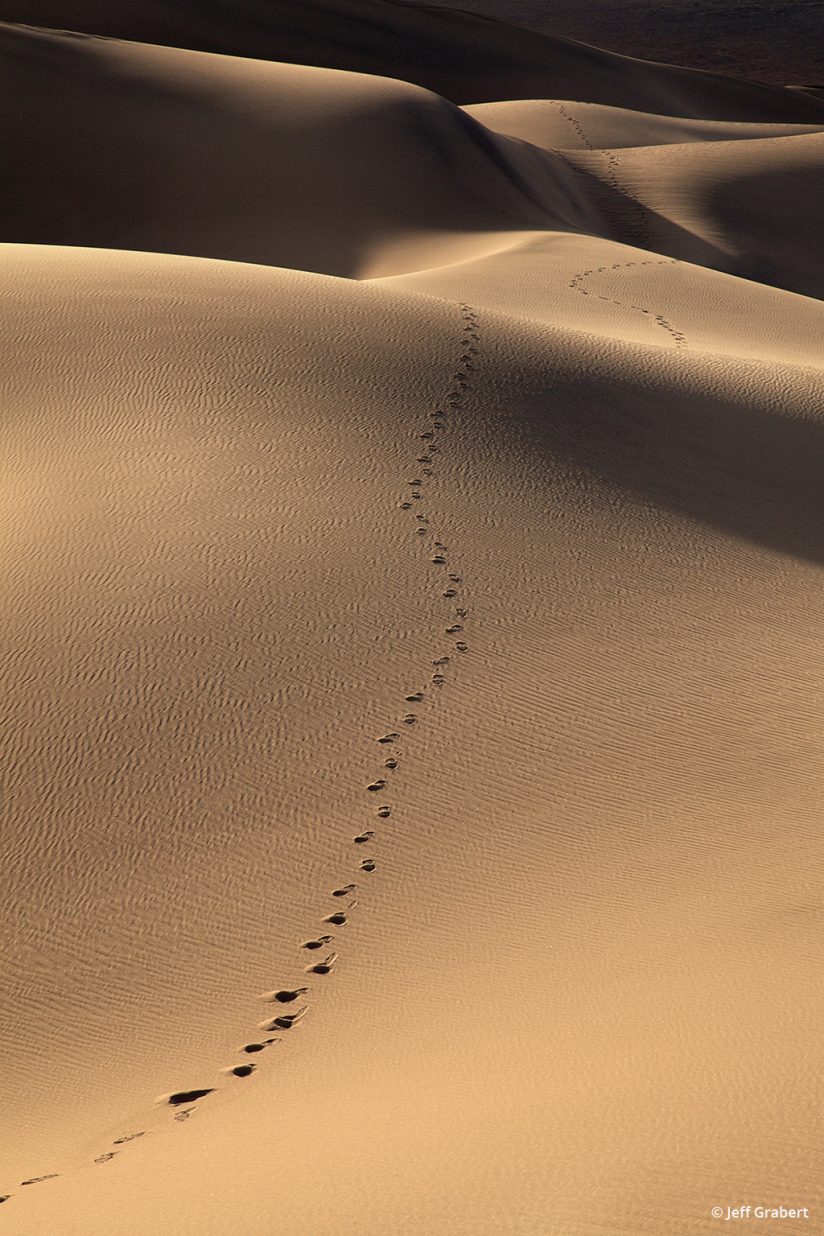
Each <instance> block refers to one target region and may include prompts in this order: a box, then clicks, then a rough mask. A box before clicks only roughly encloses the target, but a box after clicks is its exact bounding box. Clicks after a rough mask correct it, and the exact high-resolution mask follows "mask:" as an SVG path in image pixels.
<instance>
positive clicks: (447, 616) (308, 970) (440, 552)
mask: <svg viewBox="0 0 824 1236" xmlns="http://www.w3.org/2000/svg"><path fill="white" fill-rule="evenodd" d="M459 307H460V310H461V319H462V327H461V332H460V336H459V338H457V339H456V354H457V359H456V364H455V371H454V373H453V374H452V379H451V385H450V387H449V389H448V390H447V391H446V393H445V394H444V397H443V399H441V400H440V401H439V402H438V404H437V405H436V406H435V407H434V408H433V409H431V410H430V412H429V413H428V415H427V416H426V419H425V420H424V421H422V422H421V423H420V424H419V425H418V426H417V427H416V428H415V429H414V431H413V445H412V446H411V447H410V456H411V458H413V459H414V462H415V465H416V466H417V468H418V469H419V471H418V474H416V475H415V476H413V477H412V479H410V480H408V481H407V483H406V491H407V492H406V494H405V496H403V497H402V499H401V501H400V502H399V503H398V509H399V510H400V511H404V512H410V513H411V519H410V526H409V532H410V538H415V539H414V541H413V542H412V544H413V548H415V549H417V551H418V552H421V551H422V552H423V553H424V554H426V555H427V557H428V558H429V563H430V565H431V567H432V572H431V579H432V586H433V588H436V589H437V590H438V591H439V592H440V599H441V600H442V601H443V603H444V604H443V617H442V618H441V619H440V620H439V621H440V624H442V625H441V629H440V631H439V632H438V633H437V635H436V636H435V638H434V640H433V647H432V656H431V661H430V664H429V666H428V667H426V669H425V673H426V675H427V676H428V682H427V684H426V685H425V686H423V687H420V688H415V689H411V690H409V691H408V693H407V694H406V695H405V696H404V698H403V704H404V705H407V706H408V705H410V704H411V705H417V704H422V703H424V702H425V701H426V700H427V698H428V696H429V695H430V694H431V696H432V697H433V698H437V695H438V693H439V692H440V691H441V690H442V689H443V688H444V687H445V686H446V685H447V683H448V681H449V674H450V673H451V672H452V669H453V667H454V665H455V661H453V659H452V654H453V653H456V654H457V658H456V660H459V659H460V657H461V656H462V655H465V654H466V653H467V652H468V651H469V645H468V643H467V642H466V639H465V638H457V637H458V636H463V635H464V624H465V621H466V619H467V618H468V617H469V611H468V609H467V608H466V605H465V602H464V599H463V578H462V576H461V575H460V574H459V573H458V572H457V571H456V570H455V569H454V563H453V561H452V557H451V554H450V550H449V549H448V547H447V545H446V544H445V543H444V542H443V541H442V540H441V539H440V537H439V536H438V535H436V533H435V530H434V529H433V527H432V526H431V519H430V516H429V515H427V513H426V507H425V501H426V495H427V490H428V486H429V485H430V484H431V483H432V482H433V481H434V480H435V478H436V476H437V467H438V462H439V458H440V456H441V452H442V449H443V448H445V447H448V444H449V435H450V432H451V428H452V425H453V422H454V420H455V418H456V414H457V411H458V409H459V408H460V406H461V404H462V402H463V401H464V398H465V394H466V392H467V391H468V390H469V389H470V387H471V374H472V373H473V371H474V369H475V358H476V356H477V353H478V344H479V342H480V335H479V332H478V319H477V315H476V314H475V312H474V311H473V309H472V308H471V306H470V305H467V304H464V303H463V302H461V303H460V305H459ZM413 452H415V453H414V455H413ZM422 677H423V673H422ZM421 720H422V718H421V717H420V716H419V715H418V713H417V712H407V711H402V708H401V706H400V705H399V708H398V717H397V719H396V721H395V724H396V725H397V726H398V728H397V729H390V730H388V731H387V732H386V733H385V734H383V735H381V736H380V737H379V738H377V739H376V744H377V745H378V746H379V747H380V748H383V750H382V751H381V752H380V755H381V756H383V757H384V758H383V759H382V760H381V764H380V768H379V770H377V775H375V777H374V779H373V780H371V781H370V782H368V784H367V785H366V786H365V789H364V794H365V796H366V798H367V800H368V798H369V796H370V795H372V794H376V795H377V794H380V800H379V805H378V806H377V807H375V806H374V805H373V803H369V804H368V806H366V807H365V809H368V810H369V812H370V819H371V820H372V822H373V823H374V819H375V818H377V819H378V820H387V819H390V818H391V817H392V812H393V804H392V797H393V796H392V785H393V780H394V778H395V777H396V775H400V774H399V770H400V769H401V766H402V760H403V758H404V756H405V754H406V751H407V748H406V743H405V741H404V739H405V737H406V736H407V735H409V734H411V733H412V732H414V730H415V727H416V726H417V725H418V723H419V721H421ZM402 735H403V738H402ZM373 802H374V800H373ZM378 840H379V833H378V829H377V828H375V827H372V828H364V829H362V831H360V832H359V833H358V834H357V835H356V836H355V837H354V838H352V844H353V845H354V846H355V847H356V851H355V853H356V856H357V862H358V866H357V872H358V873H359V874H363V875H364V876H372V875H373V874H374V873H375V872H376V871H377V870H378V861H377V859H376V858H375V857H374V855H373V854H372V853H371V852H369V853H368V854H367V855H366V856H365V857H362V855H363V850H362V849H361V848H360V847H363V846H366V845H368V846H370V847H371V846H372V845H373V844H374V843H375V842H377V841H378ZM359 892H360V886H359V884H358V883H356V882H355V881H348V882H346V883H343V884H341V885H339V886H338V887H337V888H334V889H332V890H330V897H332V898H334V899H336V900H337V901H338V905H337V906H336V907H335V908H334V909H333V910H332V911H331V912H330V913H329V914H328V915H326V916H325V917H324V918H323V920H322V922H323V923H324V924H330V925H332V926H334V927H344V926H345V925H346V924H347V923H348V921H349V918H350V916H351V914H352V913H353V912H354V911H356V910H357V908H358V905H359V896H358V894H359ZM344 899H346V900H345V901H344ZM335 941H336V937H335V935H331V934H326V933H324V934H321V935H318V936H313V937H310V938H309V939H307V940H304V941H303V942H302V943H300V944H299V945H298V946H297V947H298V948H299V949H301V950H306V951H307V952H308V953H309V954H310V955H311V956H310V959H309V960H308V964H306V965H304V966H303V974H304V975H310V976H311V977H312V979H315V978H322V979H325V978H326V977H327V976H328V975H330V974H331V973H332V972H333V971H334V970H335V969H336V967H337V964H338V960H339V954H338V952H337V951H335V950H334V949H331V950H330V949H329V946H330V945H331V944H332V943H333V942H335ZM320 950H328V951H326V952H325V953H324V954H323V955H322V956H320V957H317V954H318V952H319V951H320ZM310 990H311V989H310V987H309V986H284V987H281V988H276V989H275V990H273V991H268V992H263V993H262V994H261V996H260V997H259V999H261V1000H264V1001H266V1002H267V1003H273V1004H276V1005H280V1006H282V1009H283V1011H282V1012H279V1013H277V1014H276V1016H274V1017H271V1018H268V1019H267V1020H265V1021H261V1022H258V1023H257V1026H256V1027H255V1028H256V1030H257V1031H258V1035H256V1037H255V1038H254V1039H252V1040H250V1041H249V1042H248V1043H245V1044H244V1045H243V1046H241V1047H239V1048H238V1052H239V1053H241V1054H242V1055H245V1056H250V1055H255V1056H257V1055H258V1054H259V1053H263V1052H266V1051H268V1049H269V1048H270V1047H273V1046H274V1045H275V1044H278V1043H281V1042H283V1041H284V1038H283V1036H284V1035H285V1034H286V1032H288V1031H291V1030H294V1029H295V1028H296V1027H297V1026H299V1025H300V1024H301V1022H302V1021H303V1019H304V1017H305V1016H306V1014H307V1013H308V1011H309V1003H308V1002H307V1003H303V1004H301V1005H300V1007H298V1008H296V1009H294V1011H289V1010H290V1009H291V1007H292V1006H293V1005H295V1004H296V1003H297V1002H298V1001H299V1000H301V999H303V997H305V996H307V995H309V993H310ZM273 1031H278V1033H277V1034H271V1032H273ZM270 1034H271V1037H263V1036H264V1035H267V1036H268V1035H270ZM259 1067H260V1066H259V1065H258V1063H257V1062H255V1063H252V1062H250V1061H248V1060H246V1061H240V1062H238V1063H235V1064H230V1065H227V1066H225V1067H224V1068H222V1069H220V1071H219V1073H220V1075H221V1076H222V1077H224V1078H226V1079H227V1083H230V1084H231V1083H233V1082H234V1079H246V1078H249V1077H252V1076H253V1075H254V1073H255V1072H256V1071H257V1070H258V1068H259ZM216 1089H217V1083H216V1084H215V1085H214V1086H204V1087H203V1088H202V1089H197V1090H178V1091H173V1092H172V1093H171V1094H166V1095H162V1096H161V1097H160V1099H158V1100H157V1102H158V1104H162V1106H163V1107H164V1108H171V1109H174V1116H173V1119H174V1120H175V1121H178V1122H183V1121H186V1120H189V1119H190V1118H191V1116H192V1115H193V1114H194V1113H195V1111H196V1110H197V1109H196V1105H197V1104H198V1103H199V1102H200V1101H201V1100H202V1099H205V1098H207V1097H208V1096H209V1095H210V1094H214V1093H215V1091H216ZM149 1133H151V1130H150V1129H139V1130H137V1131H136V1132H130V1133H123V1134H122V1135H121V1136H119V1137H117V1138H115V1139H114V1140H113V1141H112V1142H111V1143H110V1146H111V1147H117V1148H118V1149H107V1150H104V1151H102V1152H101V1153H99V1154H98V1155H97V1156H96V1157H95V1158H94V1159H93V1160H92V1161H93V1162H94V1163H97V1164H103V1163H110V1162H112V1160H113V1159H115V1158H116V1157H117V1156H119V1155H120V1154H121V1153H122V1151H121V1149H120V1148H121V1147H124V1146H126V1145H128V1144H129V1143H131V1142H133V1141H136V1140H138V1139H139V1138H142V1137H146V1136H147V1135H148V1134H149ZM60 1175H61V1173H59V1172H52V1173H50V1174H48V1175H44V1176H33V1177H31V1178H30V1179H28V1180H23V1181H21V1182H20V1187H23V1186H24V1185H34V1184H40V1183H41V1182H43V1181H47V1180H55V1179H57V1178H58V1177H59V1176H60ZM13 1196H14V1195H13V1194H12V1193H7V1194H0V1204H2V1203H3V1202H7V1201H9V1200H11V1198H12V1197H13Z"/></svg>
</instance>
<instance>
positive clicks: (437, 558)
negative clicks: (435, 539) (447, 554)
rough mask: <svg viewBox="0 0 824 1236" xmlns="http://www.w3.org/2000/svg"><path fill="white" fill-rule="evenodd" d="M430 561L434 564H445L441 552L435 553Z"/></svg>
mask: <svg viewBox="0 0 824 1236" xmlns="http://www.w3.org/2000/svg"><path fill="white" fill-rule="evenodd" d="M432 562H434V564H435V566H446V558H444V556H443V554H435V556H434V557H433V558H432Z"/></svg>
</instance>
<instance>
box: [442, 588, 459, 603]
mask: <svg viewBox="0 0 824 1236" xmlns="http://www.w3.org/2000/svg"><path fill="white" fill-rule="evenodd" d="M443 595H444V596H445V597H446V598H447V599H448V600H451V599H452V597H456V596H457V595H458V589H457V588H447V590H446V592H445V593H444V594H443Z"/></svg>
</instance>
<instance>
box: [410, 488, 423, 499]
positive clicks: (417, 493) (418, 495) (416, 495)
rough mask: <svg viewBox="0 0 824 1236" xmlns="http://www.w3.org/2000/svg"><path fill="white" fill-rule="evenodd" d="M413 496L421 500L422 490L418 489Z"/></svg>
mask: <svg viewBox="0 0 824 1236" xmlns="http://www.w3.org/2000/svg"><path fill="white" fill-rule="evenodd" d="M412 497H413V498H415V499H417V500H420V497H421V494H420V491H419V490H416V491H415V493H413V494H412Z"/></svg>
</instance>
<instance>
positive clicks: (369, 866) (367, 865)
mask: <svg viewBox="0 0 824 1236" xmlns="http://www.w3.org/2000/svg"><path fill="white" fill-rule="evenodd" d="M377 865H378V864H377V863H376V862H375V860H374V858H365V859H364V860H363V862H362V863H361V865H360V869H361V871H374V870H375V868H376V867H377Z"/></svg>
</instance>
